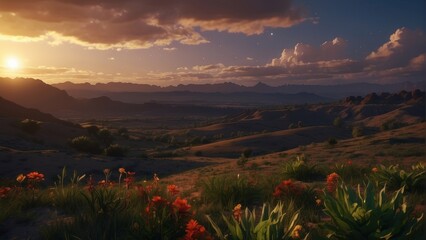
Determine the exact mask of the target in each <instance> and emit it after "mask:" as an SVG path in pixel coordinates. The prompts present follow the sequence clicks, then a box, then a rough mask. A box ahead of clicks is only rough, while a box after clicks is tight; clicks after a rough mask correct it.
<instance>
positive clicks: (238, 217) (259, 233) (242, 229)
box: [207, 202, 307, 240]
mask: <svg viewBox="0 0 426 240" xmlns="http://www.w3.org/2000/svg"><path fill="white" fill-rule="evenodd" d="M240 209H241V205H237V207H236V208H234V214H233V217H232V218H231V219H229V218H228V217H226V216H225V215H223V214H222V217H223V220H224V221H225V223H226V226H227V228H228V232H229V235H228V234H224V233H223V232H222V230H221V229H220V228H219V226H218V225H217V224H216V223H215V222H214V221H213V220H212V219H211V218H210V216H207V219H208V220H209V221H210V224H211V225H212V227H213V229H214V230H215V232H216V235H217V237H218V238H219V239H222V240H224V239H233V240H251V239H253V240H254V239H256V240H272V239H284V240H286V239H294V238H301V235H303V233H302V227H301V225H298V222H299V221H300V220H299V212H298V211H292V209H294V207H293V205H292V204H290V205H289V206H288V208H287V210H290V211H288V212H287V213H286V212H284V205H283V204H282V203H281V202H279V203H278V204H277V205H276V206H275V207H274V208H273V209H272V208H271V206H270V205H268V204H264V205H263V207H262V211H261V214H260V217H257V216H256V211H255V210H253V211H250V210H249V209H248V208H246V209H245V210H244V213H242V212H241V210H240ZM306 237H307V236H305V239H306Z"/></svg>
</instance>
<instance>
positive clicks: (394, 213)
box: [322, 182, 423, 239]
mask: <svg viewBox="0 0 426 240" xmlns="http://www.w3.org/2000/svg"><path fill="white" fill-rule="evenodd" d="M403 193H404V188H401V189H399V190H398V191H397V192H395V193H394V194H392V196H391V197H388V195H386V193H385V187H383V188H382V189H381V190H380V191H379V192H377V191H376V189H375V187H374V185H373V184H371V183H368V184H367V186H366V187H365V190H364V192H361V188H360V187H359V185H358V190H357V191H354V190H353V189H350V188H348V187H347V186H346V185H345V184H344V183H343V182H342V183H340V184H339V185H338V187H337V192H336V197H333V196H332V195H330V194H328V193H327V192H326V193H325V199H324V205H325V213H326V214H327V215H328V216H330V217H331V222H330V223H326V224H324V225H322V227H323V228H324V230H325V231H326V232H328V235H327V236H328V238H329V239H413V238H414V234H415V233H416V231H417V230H419V228H420V225H421V222H420V220H421V219H422V217H423V215H422V216H421V217H419V218H415V217H414V216H413V215H412V210H411V208H409V207H407V205H406V202H405V199H404V197H403Z"/></svg>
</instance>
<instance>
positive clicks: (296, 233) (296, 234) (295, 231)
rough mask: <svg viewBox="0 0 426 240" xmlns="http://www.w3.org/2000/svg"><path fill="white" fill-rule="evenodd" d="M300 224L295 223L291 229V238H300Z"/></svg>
mask: <svg viewBox="0 0 426 240" xmlns="http://www.w3.org/2000/svg"><path fill="white" fill-rule="evenodd" d="M302 229H303V228H302V226H301V225H296V226H295V227H294V229H293V233H292V234H291V237H292V238H295V239H299V238H300V231H302Z"/></svg>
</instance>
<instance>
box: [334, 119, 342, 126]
mask: <svg viewBox="0 0 426 240" xmlns="http://www.w3.org/2000/svg"><path fill="white" fill-rule="evenodd" d="M333 126H335V127H339V128H340V127H343V119H342V118H340V117H336V118H335V119H334V120H333Z"/></svg>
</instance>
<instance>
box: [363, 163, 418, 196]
mask: <svg viewBox="0 0 426 240" xmlns="http://www.w3.org/2000/svg"><path fill="white" fill-rule="evenodd" d="M371 178H372V180H374V181H376V182H377V183H378V184H380V185H385V184H386V186H387V187H388V188H389V189H391V190H395V189H399V188H401V187H404V188H405V191H407V192H424V190H425V187H426V169H425V166H424V165H423V164H422V163H418V164H416V165H413V166H411V171H405V170H403V169H401V168H400V167H399V165H390V166H388V167H386V166H384V165H379V167H376V168H373V169H372V173H371Z"/></svg>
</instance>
